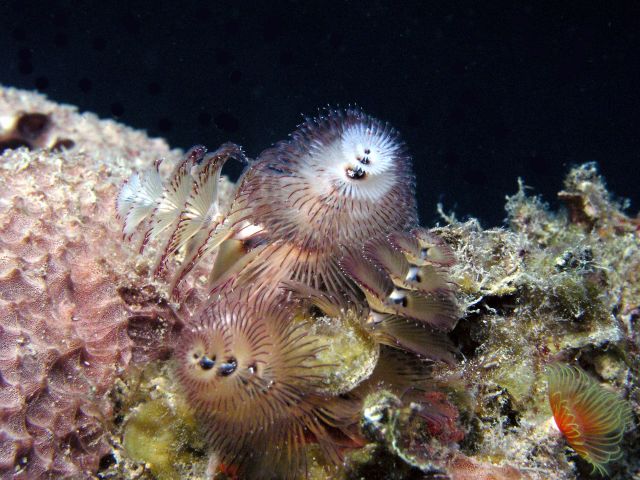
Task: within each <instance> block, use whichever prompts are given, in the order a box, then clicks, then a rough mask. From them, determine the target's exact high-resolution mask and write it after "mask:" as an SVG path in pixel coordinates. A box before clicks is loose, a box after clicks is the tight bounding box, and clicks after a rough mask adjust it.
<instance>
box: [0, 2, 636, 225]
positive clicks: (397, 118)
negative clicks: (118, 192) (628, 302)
mask: <svg viewBox="0 0 640 480" xmlns="http://www.w3.org/2000/svg"><path fill="white" fill-rule="evenodd" d="M639 71H640V2H626V3H625V2H617V1H615V2H612V1H607V2H589V1H584V0H583V1H575V2H568V1H553V2H540V1H528V2H521V1H512V2H462V1H461V2H453V1H445V2H427V1H425V2H403V1H375V0H374V1H366V2H364V1H363V2H355V1H353V2H305V1H297V2H296V1H290V2H270V1H262V2H239V1H235V2H232V1H224V2H213V1H210V2H195V1H155V2H144V3H142V2H110V1H104V2H81V1H72V0H69V1H48V2H44V1H42V2H29V1H12V0H0V82H1V83H3V84H5V85H10V86H16V87H20V88H26V89H38V90H41V91H43V92H44V93H46V94H47V95H49V96H50V98H52V99H54V100H56V101H60V102H65V103H71V104H75V105H78V106H79V107H80V109H81V110H87V111H92V112H96V113H98V114H99V115H100V116H102V117H108V116H112V117H114V118H116V119H118V120H120V121H122V122H124V123H126V124H129V125H131V126H134V127H137V128H143V129H146V130H148V132H149V133H150V134H152V135H155V136H163V137H166V138H167V139H168V141H169V142H170V144H171V145H172V146H176V147H182V148H187V147H189V146H190V145H192V144H195V143H203V144H205V145H207V146H209V147H210V148H215V147H216V146H217V145H219V144H220V143H222V142H224V141H234V142H237V143H240V144H241V145H243V146H244V147H245V149H246V151H247V153H248V154H249V155H250V156H255V155H257V154H258V153H259V152H260V151H261V150H262V149H264V148H266V147H268V146H269V145H270V144H272V143H273V142H275V141H277V140H280V139H284V138H286V136H287V134H288V133H289V132H291V131H292V130H293V129H294V128H295V126H296V125H297V124H298V123H299V122H300V120H301V114H306V115H313V114H314V113H315V112H317V108H318V107H322V106H326V105H327V104H329V105H331V106H337V105H347V104H350V103H356V104H358V105H360V106H361V107H362V108H363V109H364V110H365V111H367V112H368V113H370V114H372V115H375V116H377V117H379V118H381V119H383V120H387V121H388V122H390V123H391V124H392V125H393V126H395V127H396V128H397V129H398V130H400V132H401V134H402V136H403V138H404V140H405V141H406V142H407V144H408V145H409V148H410V151H411V153H412V154H413V157H414V164H415V169H416V172H417V176H418V197H419V205H420V210H421V216H422V219H423V221H424V223H426V224H432V223H433V222H434V220H435V219H436V218H437V216H436V213H435V208H436V203H437V202H438V201H441V202H443V203H444V206H445V209H446V210H452V209H454V210H455V211H456V212H457V214H458V215H459V216H460V217H465V216H468V215H474V216H479V217H480V218H481V219H482V221H483V224H485V225H487V226H490V225H498V224H500V223H501V221H502V219H503V218H504V216H505V214H504V211H503V205H504V196H505V195H506V194H510V193H514V192H515V191H516V189H517V186H516V180H517V177H519V176H521V177H523V178H524V179H525V182H526V183H527V184H528V185H531V186H532V187H534V189H535V190H534V191H536V192H538V193H542V194H543V195H544V198H545V199H546V200H548V201H551V202H552V203H553V202H555V193H556V192H557V191H558V190H559V189H560V188H561V182H562V177H563V176H564V174H565V173H566V172H567V171H568V168H569V167H570V166H571V165H573V164H578V163H582V162H585V161H597V162H598V163H599V165H600V167H601V171H602V172H603V173H604V174H605V176H606V178H607V180H608V184H609V186H610V187H611V190H612V191H613V192H615V193H616V194H617V195H619V196H621V197H627V198H631V199H632V208H631V211H632V212H635V211H637V210H638V205H639V203H640V202H639V201H638V200H639V199H640V194H639V193H638V183H639V182H638V180H639V178H640V177H639V175H638V166H639V165H640V135H639V134H640V91H639V90H640V74H639ZM232 173H233V172H232ZM236 173H237V172H236Z"/></svg>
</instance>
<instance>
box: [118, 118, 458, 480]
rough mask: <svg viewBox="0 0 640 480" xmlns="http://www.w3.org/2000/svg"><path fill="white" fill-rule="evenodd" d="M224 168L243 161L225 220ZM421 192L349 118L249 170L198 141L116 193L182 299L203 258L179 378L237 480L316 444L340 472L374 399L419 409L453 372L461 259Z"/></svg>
mask: <svg viewBox="0 0 640 480" xmlns="http://www.w3.org/2000/svg"><path fill="white" fill-rule="evenodd" d="M230 158H234V159H236V160H240V161H243V162H245V163H246V164H247V166H246V168H245V171H244V173H243V174H242V176H241V177H240V179H239V180H238V182H237V185H236V187H235V189H236V190H235V194H234V197H233V201H232V203H231V205H230V206H229V207H227V208H225V209H223V208H222V207H221V205H220V202H219V201H218V188H219V179H220V170H221V169H222V166H223V164H224V163H225V162H226V161H227V160H228V159H230ZM414 183H415V182H414V176H413V173H412V168H411V160H410V158H409V156H408V155H407V153H406V150H405V147H404V145H403V143H402V142H401V141H400V140H399V138H398V135H397V133H396V132H395V130H393V129H392V128H390V127H389V126H388V125H386V124H384V123H381V122H380V121H378V120H376V119H374V118H372V117H370V116H368V115H366V114H364V113H363V112H362V111H360V110H358V109H347V110H344V111H335V110H331V111H327V112H326V113H325V114H324V115H321V116H319V117H317V118H314V119H308V120H306V121H305V122H304V123H303V124H302V125H301V126H299V128H298V130H296V131H295V132H294V133H293V134H292V135H291V136H290V138H289V140H287V141H283V142H280V143H277V144H276V145H274V146H273V147H272V148H269V149H267V150H265V151H264V152H262V153H261V154H260V155H259V156H258V158H257V159H256V160H253V161H249V160H248V159H246V158H245V156H244V154H243V152H242V150H241V149H240V148H239V147H238V146H236V145H233V144H225V145H223V146H222V147H220V148H219V149H218V150H216V151H215V152H212V153H206V150H205V149H204V147H194V148H192V149H191V150H190V151H189V152H188V153H187V154H186V156H185V157H184V159H183V160H182V161H181V162H180V163H179V164H178V165H177V166H176V167H175V168H174V170H173V173H172V174H171V175H170V176H169V177H168V178H166V179H164V178H163V176H162V175H161V173H160V168H159V164H157V165H154V166H153V168H151V169H150V170H148V171H146V172H141V173H136V174H134V175H133V176H132V177H131V178H130V179H129V180H128V182H127V183H125V185H124V186H123V187H122V189H121V192H120V194H119V196H118V199H117V210H118V215H119V216H120V218H121V219H122V221H123V224H124V235H125V237H127V238H132V237H133V236H134V234H135V235H137V236H139V242H140V245H141V249H142V250H144V249H145V248H148V247H149V246H150V245H153V248H155V249H156V251H157V252H158V254H157V255H156V257H155V258H156V261H155V265H154V273H155V275H157V276H158V277H161V278H165V279H166V281H167V284H168V285H169V286H170V289H171V291H173V292H174V295H176V296H177V297H180V295H181V293H180V292H181V290H180V286H181V284H183V283H184V282H185V279H186V278H187V277H188V276H189V273H190V272H193V271H194V268H195V267H196V266H198V265H200V266H202V264H203V262H210V265H211V266H210V268H209V267H208V268H207V269H206V271H207V274H208V278H207V282H206V288H207V292H208V297H207V300H206V301H205V302H202V304H201V305H200V306H199V307H198V308H197V309H195V311H194V312H193V313H191V314H190V315H189V318H187V319H185V327H184V328H183V330H182V332H181V334H180V337H179V339H178V340H177V343H176V345H175V348H174V353H173V357H174V360H175V375H176V378H177V380H178V383H179V385H180V387H181V389H182V391H183V392H184V395H185V398H186V400H187V402H188V404H189V405H190V407H192V409H193V411H194V414H195V415H196V417H197V418H198V420H199V424H200V425H202V429H203V435H204V438H205V439H206V441H207V444H208V446H209V447H210V449H211V452H212V454H215V455H216V456H217V457H216V458H218V459H219V461H220V464H221V465H225V466H227V467H233V469H234V471H235V472H238V475H239V476H240V478H292V479H293V478H298V477H299V475H300V472H304V471H306V462H307V453H306V447H307V446H309V445H315V446H317V447H318V448H319V449H320V451H321V452H322V453H323V457H324V459H325V463H326V464H327V465H328V466H330V465H338V464H340V463H341V462H342V458H343V454H344V452H345V451H347V450H348V449H350V448H356V447H358V446H361V445H363V439H362V437H361V434H360V433H359V431H358V421H359V417H360V415H361V410H362V404H363V400H364V398H365V396H366V395H367V394H368V393H369V392H371V391H373V390H374V389H377V388H379V387H380V386H381V385H384V387H385V388H387V389H389V390H390V391H392V392H395V393H397V395H398V396H399V397H400V398H409V397H411V398H418V397H419V395H416V394H415V392H416V391H419V390H420V389H427V388H429V387H428V385H429V382H428V379H429V368H430V365H432V364H433V362H448V363H451V362H453V361H454V355H455V349H454V348H453V345H452V344H451V342H450V340H449V339H448V337H447V332H448V331H450V330H451V329H452V328H453V327H454V325H455V323H456V321H457V318H458V311H457V307H456V303H455V298H454V292H453V286H452V284H451V282H450V281H449V280H448V275H447V274H448V268H449V267H450V266H451V265H452V264H453V261H454V259H453V255H452V252H451V251H450V250H449V248H447V246H446V245H445V244H444V242H443V241H442V240H441V239H439V238H438V237H436V236H434V235H432V234H431V233H429V232H428V231H427V230H424V229H422V228H419V227H418V226H417V213H416V203H415V192H414V190H415V185H414ZM341 342H342V343H341ZM349 342H352V343H353V344H352V345H349ZM338 344H342V345H344V346H345V347H344V349H343V350H340V349H336V347H335V346H336V345H338ZM345 351H350V352H352V353H353V352H359V354H354V355H352V356H351V357H349V358H347V357H346V356H341V352H343V353H344V352H345ZM428 415H431V416H432V418H437V417H438V412H437V411H434V412H431V413H430V414H428ZM328 468H329V467H328Z"/></svg>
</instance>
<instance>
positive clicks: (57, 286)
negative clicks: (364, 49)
mask: <svg viewBox="0 0 640 480" xmlns="http://www.w3.org/2000/svg"><path fill="white" fill-rule="evenodd" d="M0 150H1V156H0V184H1V185H2V186H3V193H2V196H0V478H9V479H31V478H72V479H84V478H96V477H97V478H101V479H105V480H107V479H133V478H137V479H143V480H153V479H155V480H158V479H160V480H165V479H183V478H184V479H192V480H200V479H202V480H204V479H214V478H215V479H216V480H218V479H223V478H236V479H238V480H241V479H246V478H273V479H274V480H275V479H276V478H290V479H298V478H308V479H310V480H316V479H332V480H353V479H361V478H367V479H371V480H378V479H425V478H451V479H454V480H462V479H487V478H495V479H532V480H547V479H550V478H553V479H558V480H565V479H567V480H568V479H577V478H581V479H582V478H590V477H593V478H595V475H598V473H597V472H596V473H595V474H593V473H592V471H593V468H594V466H593V465H592V463H589V458H591V460H593V461H595V462H600V458H601V457H599V456H597V455H596V454H595V453H589V454H590V455H592V457H588V456H585V458H586V460H585V458H583V457H582V456H580V455H577V454H574V453H573V452H574V450H571V449H570V448H568V447H567V444H568V443H569V442H567V440H570V437H571V435H572V433H571V432H573V430H571V429H570V428H565V430H566V432H568V435H567V437H566V438H564V437H562V436H561V435H559V434H558V431H557V428H555V427H554V426H553V425H552V423H553V422H552V421H551V420H550V419H551V418H552V416H553V412H552V408H551V405H550V404H549V401H548V390H547V376H546V373H545V371H546V367H547V366H548V365H550V364H556V363H564V364H571V365H576V368H577V367H579V368H581V369H582V370H584V371H585V372H586V373H585V374H578V373H575V374H573V373H572V374H571V375H569V377H571V378H572V379H571V380H567V381H566V382H565V381H564V380H559V381H556V380H557V379H559V378H560V377H557V378H556V377H553V378H552V382H551V384H552V386H554V385H555V386H558V388H557V391H558V395H559V396H558V397H557V398H559V399H560V400H561V403H562V399H563V398H565V397H566V398H569V397H571V398H573V403H569V400H567V402H566V403H562V405H561V406H566V407H568V406H570V405H572V406H573V407H575V408H576V409H577V411H579V412H584V413H585V416H584V418H583V420H584V422H583V423H582V424H581V425H583V426H586V427H588V428H590V429H591V431H592V433H593V434H594V435H596V433H595V431H596V430H597V431H598V434H600V433H602V432H604V431H605V430H606V429H607V428H609V427H611V428H612V429H611V430H610V432H611V435H609V436H608V437H607V438H608V440H607V441H606V442H605V443H606V446H605V447H604V448H600V450H599V453H598V455H599V454H600V453H603V452H604V453H605V454H610V456H609V457H607V459H608V460H609V461H608V462H607V463H606V470H607V475H608V476H609V477H610V478H614V479H619V480H620V479H629V478H636V477H638V478H640V437H639V434H638V430H637V428H634V427H633V426H632V427H631V428H626V430H624V432H625V433H624V434H621V433H619V432H621V431H623V428H622V427H620V428H618V426H615V427H613V426H612V425H613V424H615V422H613V423H611V424H609V423H607V425H608V426H607V427H605V426H604V424H603V425H602V426H601V427H598V428H597V429H596V425H597V424H599V422H600V420H604V419H605V418H609V417H610V416H611V415H614V412H620V415H619V417H616V419H617V418H619V419H620V420H621V421H622V420H623V419H624V423H625V425H626V424H627V423H626V421H627V418H628V417H631V419H632V422H631V425H637V424H638V421H637V416H638V412H639V411H640V407H639V401H640V390H639V389H638V385H639V382H638V377H639V372H640V363H639V360H638V358H639V357H638V354H637V352H638V351H640V335H638V321H639V319H640V305H639V304H638V298H640V234H639V232H640V220H639V219H638V217H633V216H630V215H629V214H628V213H627V212H626V211H625V208H624V206H625V205H624V204H623V203H621V202H618V201H616V200H615V199H614V198H613V197H612V196H611V195H610V194H609V192H608V191H607V189H606V186H605V183H604V180H603V179H602V177H601V176H600V175H599V173H598V170H597V168H596V165H595V164H585V165H582V166H576V167H574V168H572V169H571V170H570V171H569V173H568V176H567V178H566V180H565V184H564V188H563V191H562V192H560V193H559V199H560V200H561V204H562V208H561V209H560V210H559V211H557V212H556V211H552V210H550V208H549V207H548V205H546V204H545V203H544V202H543V201H542V199H540V198H538V197H536V196H532V195H529V194H528V190H527V189H526V188H525V186H524V183H523V182H520V185H519V188H518V190H517V192H516V193H515V194H514V195H512V196H510V197H508V200H507V205H506V210H507V221H506V223H505V225H504V226H503V228H493V229H485V228H483V227H482V226H481V225H480V223H479V222H478V221H477V220H475V219H469V220H467V221H459V220H457V219H456V217H455V216H454V215H453V214H446V213H444V211H441V217H442V220H443V222H444V223H445V224H444V226H439V227H436V228H432V229H427V228H423V227H420V226H419V225H417V223H416V205H415V199H414V185H413V174H412V173H411V162H410V160H409V157H408V156H407V153H406V150H405V147H404V146H403V144H402V142H401V141H400V140H399V137H398V134H397V133H396V132H395V131H394V130H393V129H391V127H388V126H387V125H386V124H384V123H383V122H380V121H378V120H376V119H373V118H372V117H369V116H368V115H366V114H364V113H363V112H361V111H360V110H357V109H346V110H344V111H327V112H324V113H321V114H320V115H319V116H318V117H317V118H315V119H310V120H307V121H305V122H304V123H303V124H302V125H301V126H300V127H299V128H298V130H296V131H295V132H294V133H293V134H292V136H291V138H290V139H289V140H288V141H285V142H281V143H277V144H275V146H274V147H272V148H269V149H267V150H265V151H264V152H263V153H262V154H259V155H258V156H257V158H256V159H255V160H249V159H248V158H246V157H245V152H244V151H243V150H242V149H241V148H240V147H239V146H236V145H234V144H224V145H222V146H221V147H220V148H213V149H211V151H210V152H209V153H208V152H207V151H206V150H205V148H204V147H199V146H198V147H194V148H192V149H191V150H190V151H188V152H186V153H184V154H183V153H182V152H179V151H171V150H169V148H168V147H167V145H166V144H165V143H164V142H163V141H162V140H150V139H148V138H147V137H146V136H145V135H144V134H142V133H140V132H135V131H132V130H130V129H128V128H126V127H123V126H121V125H118V124H117V123H114V122H111V121H101V120H98V119H97V118H96V117H95V116H93V115H91V114H87V113H85V114H82V115H80V114H78V113H77V112H76V111H75V109H73V108H72V107H67V106H61V105H56V104H54V103H52V102H49V101H47V100H46V99H44V98H43V97H41V96H39V95H37V94H33V93H29V92H22V91H18V90H13V89H8V88H0ZM251 153H253V152H247V154H248V155H251ZM160 159H162V160H160ZM227 161H240V162H243V163H245V164H246V167H245V172H244V173H243V175H242V176H241V177H240V179H239V180H238V182H237V183H236V184H234V183H232V182H230V181H229V180H228V179H227V178H226V177H225V176H224V175H222V174H221V170H222V168H223V166H224V165H225V162H227ZM419 161H422V162H423V161H428V159H419ZM123 185H124V186H123ZM452 185H455V179H452ZM123 227H124V231H123ZM123 233H124V236H125V240H126V241H123V238H122V237H123ZM570 371H571V372H578V370H573V367H572V368H571V369H570ZM583 375H588V377H589V379H590V380H588V382H586V381H583V380H584V378H586V377H583ZM562 378H564V377H562ZM591 379H592V380H591ZM596 384H600V385H597V386H596ZM577 385H580V386H579V387H578V386H577ZM555 386H554V389H555ZM582 389H585V391H589V392H592V393H591V394H590V395H586V396H584V397H581V396H580V395H579V391H581V390H582ZM604 390H607V391H611V392H613V391H615V392H617V393H616V394H615V396H613V395H614V394H613V393H610V394H609V393H607V394H603V393H597V392H602V391H604ZM554 391H555V390H554ZM574 394H575V395H574ZM609 395H611V396H609ZM603 399H604V400H603ZM605 401H609V402H610V407H611V408H609V409H608V410H607V411H606V413H604V414H600V415H597V414H596V415H592V414H591V413H588V415H587V413H586V412H591V411H592V410H590V407H589V408H587V407H588V405H587V404H589V403H590V402H591V404H593V405H595V404H602V403H603V402H605ZM623 401H624V402H626V404H627V405H629V409H628V410H627V409H625V408H622V407H621V408H620V409H618V408H613V407H615V406H616V405H622V404H621V403H620V402H623ZM583 405H584V407H583ZM589 415H591V416H589ZM587 416H588V419H587ZM614 416H615V415H614ZM560 418H561V420H559V421H558V422H556V423H558V425H559V426H561V427H562V425H569V422H565V421H564V420H563V419H566V418H568V417H567V416H564V417H560ZM594 429H595V430H594ZM576 431H577V430H576ZM596 436H597V435H596ZM574 438H575V436H574ZM593 438H595V437H594V436H592V437H590V442H591V443H589V442H586V443H584V445H582V446H581V445H578V444H577V443H575V442H574V444H575V445H574V447H575V452H577V453H578V454H580V453H581V450H580V449H581V448H582V447H584V446H585V445H595V444H596V443H593V442H592V440H593ZM613 440H615V442H616V446H615V447H614V446H612V445H611V442H612V441H613ZM618 440H619V443H618ZM600 445H604V444H603V443H600ZM583 453H584V451H583ZM598 465H600V463H598Z"/></svg>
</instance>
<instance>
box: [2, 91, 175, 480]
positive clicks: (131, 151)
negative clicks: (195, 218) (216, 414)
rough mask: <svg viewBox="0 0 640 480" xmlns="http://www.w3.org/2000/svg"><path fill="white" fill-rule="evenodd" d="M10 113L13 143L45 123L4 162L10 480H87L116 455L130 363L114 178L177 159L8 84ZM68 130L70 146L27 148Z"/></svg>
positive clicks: (6, 474) (5, 100) (6, 473)
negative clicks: (114, 433)
mask: <svg viewBox="0 0 640 480" xmlns="http://www.w3.org/2000/svg"><path fill="white" fill-rule="evenodd" d="M24 112H28V113H24ZM27 117H30V118H27ZM0 118H2V120H3V122H2V124H3V126H4V127H6V128H5V130H4V131H3V132H1V133H3V134H4V136H5V138H12V136H15V134H16V132H18V133H20V132H22V133H21V135H22V137H21V138H24V136H25V135H27V133H28V132H27V133H25V129H26V127H25V126H24V124H25V123H31V124H33V122H34V121H35V120H38V121H41V122H42V123H46V128H35V127H34V128H33V129H32V130H31V133H32V135H31V136H30V138H29V140H30V143H29V144H27V143H24V144H21V145H19V146H20V147H21V148H20V149H18V150H13V149H10V148H7V149H6V150H5V151H4V153H3V155H2V156H1V157H0V185H2V194H1V196H0V419H1V426H0V477H2V478H30V479H31V478H40V477H41V476H51V477H55V478H66V477H73V478H83V477H85V476H90V475H91V474H93V473H95V472H96V471H97V470H98V469H99V466H100V462H101V460H102V461H103V463H104V462H108V458H109V456H110V455H111V451H112V447H111V445H110V443H109V435H108V431H109V428H110V425H111V422H112V412H113V405H112V403H111V400H110V397H109V394H110V391H111V389H112V387H113V383H114V380H115V378H116V377H117V376H121V375H122V374H123V373H124V372H125V371H126V370H127V368H128V366H129V364H130V362H131V360H132V345H133V342H132V340H131V338H130V336H129V335H128V330H129V327H130V326H129V323H128V319H129V317H130V316H131V313H130V311H129V310H128V307H127V301H129V303H135V302H131V301H130V299H129V298H127V296H126V295H122V292H119V291H118V289H119V287H121V285H122V284H123V283H124V281H123V278H124V277H125V276H126V275H129V276H131V273H130V270H133V267H132V265H131V264H127V262H126V258H127V256H128V251H127V250H125V249H122V248H121V241H120V233H119V228H118V226H117V225H116V224H115V223H114V221H113V219H114V200H113V199H114V195H115V194H116V191H117V187H116V185H117V184H119V183H120V182H121V181H122V178H123V176H124V175H127V174H129V172H130V170H129V165H134V164H135V163H136V162H138V161H139V162H148V161H150V160H151V158H154V157H159V156H172V154H171V152H170V151H169V150H168V148H167V147H166V145H165V144H164V143H163V142H162V141H159V140H156V141H153V140H148V139H147V138H146V137H145V136H144V135H143V134H141V133H138V132H134V131H132V130H129V129H127V128H125V127H122V126H119V125H117V124H115V123H113V122H109V121H99V120H98V119H97V118H95V117H94V116H93V115H90V114H84V115H79V114H77V113H76V112H75V110H74V109H73V108H70V107H60V106H58V105H55V104H53V103H50V102H47V101H45V100H44V99H43V98H42V97H39V96H37V95H33V94H28V93H25V92H20V91H16V90H11V89H0ZM25 118H27V120H28V122H27V120H25ZM34 119H35V120H34ZM21 125H22V127H21ZM58 137H64V138H69V139H71V138H72V139H73V141H72V142H69V143H67V146H68V147H71V149H70V150H66V149H64V148H63V149H60V148H57V147H56V148H48V149H44V150H42V149H38V150H35V151H29V150H28V148H27V147H29V146H33V147H34V148H37V147H38V146H47V145H50V144H51V141H50V139H53V138H58ZM13 146H17V145H13ZM51 146H53V145H51ZM125 165H127V166H126V167H125Z"/></svg>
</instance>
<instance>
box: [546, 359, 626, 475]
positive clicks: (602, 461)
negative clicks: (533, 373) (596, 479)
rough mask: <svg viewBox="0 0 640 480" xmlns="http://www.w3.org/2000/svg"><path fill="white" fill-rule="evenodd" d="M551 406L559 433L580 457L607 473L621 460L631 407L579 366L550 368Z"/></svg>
mask: <svg viewBox="0 0 640 480" xmlns="http://www.w3.org/2000/svg"><path fill="white" fill-rule="evenodd" d="M547 377H548V379H549V403H550V405H551V410H552V411H553V418H554V420H555V423H556V425H557V426H558V428H559V430H560V431H561V432H562V434H563V435H564V436H565V438H566V439H567V442H569V445H571V447H572V448H573V449H574V450H575V451H576V452H578V454H579V455H580V456H581V457H582V458H584V459H585V460H587V461H588V462H589V463H590V464H591V465H593V470H594V471H598V472H599V473H601V474H602V475H605V474H606V473H607V464H609V463H610V462H615V461H616V460H619V459H620V458H621V457H622V450H621V449H620V443H621V442H622V436H623V434H624V433H625V430H626V429H627V428H628V427H629V426H630V423H631V415H632V414H631V408H630V407H629V405H628V403H627V402H625V401H624V400H622V399H621V398H620V397H619V396H618V395H616V394H615V393H613V392H610V391H608V390H605V389H604V388H602V387H601V386H600V385H598V384H597V383H596V382H595V381H594V380H592V379H590V378H589V377H588V376H587V374H586V373H585V372H584V371H583V370H581V369H580V368H577V367H570V366H567V365H560V364H555V365H551V366H550V367H549V368H548V374H547Z"/></svg>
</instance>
